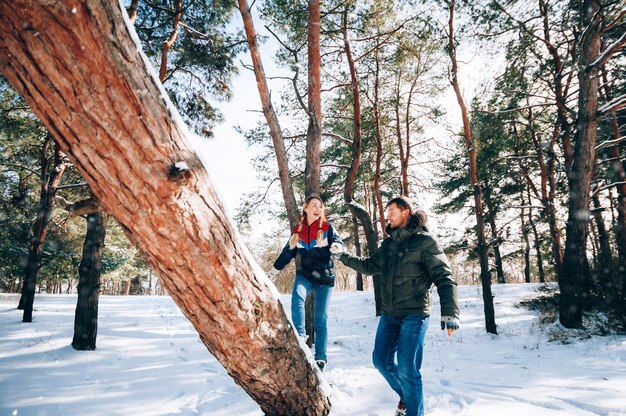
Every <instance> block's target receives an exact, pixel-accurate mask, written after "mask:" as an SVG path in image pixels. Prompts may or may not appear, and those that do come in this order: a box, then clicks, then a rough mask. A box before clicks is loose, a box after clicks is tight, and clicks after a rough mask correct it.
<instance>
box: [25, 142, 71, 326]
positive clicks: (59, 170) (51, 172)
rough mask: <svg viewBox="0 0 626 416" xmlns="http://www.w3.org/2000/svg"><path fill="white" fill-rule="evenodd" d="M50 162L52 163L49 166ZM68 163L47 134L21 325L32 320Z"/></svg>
mask: <svg viewBox="0 0 626 416" xmlns="http://www.w3.org/2000/svg"><path fill="white" fill-rule="evenodd" d="M51 147H52V148H53V149H54V151H53V157H52V159H50V155H49V149H50V148H51ZM51 161H52V163H50V162H51ZM68 165H69V161H68V160H67V158H66V157H65V154H64V153H63V151H62V150H61V149H60V147H59V146H57V145H56V144H55V143H54V140H53V138H52V135H50V134H48V135H47V137H46V140H45V141H44V144H43V146H42V148H41V153H40V169H41V170H40V180H41V189H40V193H39V205H38V207H37V217H36V218H35V221H34V223H33V227H32V234H31V240H30V247H29V251H28V258H27V259H26V266H25V267H24V283H23V286H22V296H21V297H20V302H19V305H18V309H22V310H24V313H23V317H22V322H32V321H33V303H34V301H35V287H36V284H37V275H38V274H39V269H40V268H41V257H42V254H43V244H44V242H45V240H46V234H47V233H48V225H49V224H50V219H51V218H52V210H53V204H54V197H55V195H56V192H57V188H58V187H59V184H60V183H61V179H62V178H63V173H64V172H65V170H66V169H67V166H68Z"/></svg>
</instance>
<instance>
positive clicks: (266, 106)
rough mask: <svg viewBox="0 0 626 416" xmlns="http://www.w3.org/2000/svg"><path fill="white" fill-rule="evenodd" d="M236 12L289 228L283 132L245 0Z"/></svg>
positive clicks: (295, 215) (294, 211) (292, 213)
mask: <svg viewBox="0 0 626 416" xmlns="http://www.w3.org/2000/svg"><path fill="white" fill-rule="evenodd" d="M239 12H240V13H241V18H242V20H243V26H244V29H245V31H246V39H247V40H248V48H249V49H250V57H251V58H252V68H253V69H254V77H255V78H256V85H257V89H258V90H259V96H260V98H261V106H262V108H263V115H264V116H265V120H266V121H267V126H268V128H269V130H270V136H271V138H272V143H273V144H274V153H275V155H276V163H277V164H278V177H279V179H280V189H281V191H282V195H283V201H284V203H285V209H286V211H287V218H289V224H290V226H291V227H292V228H293V227H295V226H296V225H297V224H298V221H299V218H300V210H299V209H298V204H297V203H296V197H295V195H294V191H293V183H292V181H291V176H290V175H289V164H288V160H287V150H286V149H285V140H284V137H283V132H282V129H281V127H280V123H279V121H278V117H277V116H276V112H275V111H274V106H273V105H272V100H271V97H270V92H269V88H268V86H267V80H266V78H265V70H264V69H263V61H262V60H261V52H260V50H259V43H258V41H257V34H256V30H255V28H254V22H253V20H252V16H251V14H250V8H249V7H248V2H247V0H239Z"/></svg>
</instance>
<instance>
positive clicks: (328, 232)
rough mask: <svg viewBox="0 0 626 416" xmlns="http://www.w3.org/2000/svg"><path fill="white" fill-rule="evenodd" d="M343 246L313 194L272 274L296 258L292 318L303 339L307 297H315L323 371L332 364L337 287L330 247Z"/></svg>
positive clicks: (317, 352)
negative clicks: (330, 320)
mask: <svg viewBox="0 0 626 416" xmlns="http://www.w3.org/2000/svg"><path fill="white" fill-rule="evenodd" d="M333 243H337V244H342V243H341V239H340V238H339V236H338V235H337V233H336V232H335V229H334V228H333V226H332V225H331V224H330V223H329V222H328V221H327V220H326V215H325V214H324V204H323V203H322V200H321V198H320V197H319V196H316V195H311V196H309V197H307V198H306V199H305V200H304V204H303V206H302V213H301V215H300V222H299V223H298V225H296V226H295V227H294V228H293V233H292V235H291V238H290V239H289V242H287V244H286V245H285V248H283V251H282V252H281V253H280V256H279V257H278V259H277V260H276V261H275V262H274V267H273V268H272V270H271V271H270V272H269V273H268V275H269V276H270V277H271V278H273V277H275V276H276V275H277V274H278V272H279V271H280V270H282V269H283V268H285V266H286V265H287V264H288V263H289V262H290V261H291V260H292V259H293V258H294V257H295V256H296V254H299V255H300V264H299V265H298V267H297V269H296V278H295V280H294V282H293V291H292V293H291V319H292V320H293V324H294V326H295V327H296V331H298V335H299V336H301V337H302V338H304V337H306V331H305V327H304V303H305V300H306V297H307V294H308V293H309V292H311V291H313V293H314V294H315V304H314V310H315V313H314V315H315V317H314V320H313V321H314V322H313V325H314V327H315V362H316V363H317V365H318V367H319V368H320V369H321V370H323V369H324V367H325V366H326V363H327V361H328V359H327V357H326V343H327V340H328V331H327V329H326V320H327V315H328V314H327V312H328V304H329V302H330V295H331V293H332V291H333V287H334V286H335V272H334V263H333V257H332V255H331V253H330V245H331V244H333Z"/></svg>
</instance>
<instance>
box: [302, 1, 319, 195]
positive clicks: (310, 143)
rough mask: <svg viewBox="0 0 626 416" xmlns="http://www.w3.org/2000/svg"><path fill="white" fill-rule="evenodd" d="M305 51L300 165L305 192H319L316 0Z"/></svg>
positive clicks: (310, 10)
mask: <svg viewBox="0 0 626 416" xmlns="http://www.w3.org/2000/svg"><path fill="white" fill-rule="evenodd" d="M307 45H308V46H307V50H308V75H309V76H308V80H309V82H308V85H309V88H308V95H307V98H308V111H309V127H308V129H307V132H306V165H305V168H304V193H305V195H312V194H317V195H319V194H320V167H321V163H320V147H321V144H322V96H321V91H322V88H321V82H322V80H321V72H322V61H321V57H320V0H309V24H308V26H307Z"/></svg>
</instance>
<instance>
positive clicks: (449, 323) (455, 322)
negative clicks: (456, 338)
mask: <svg viewBox="0 0 626 416" xmlns="http://www.w3.org/2000/svg"><path fill="white" fill-rule="evenodd" d="M444 329H447V330H448V336H450V335H452V333H453V332H454V331H456V330H457V329H459V318H455V317H454V316H442V317H441V330H442V331H443V330H444Z"/></svg>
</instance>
